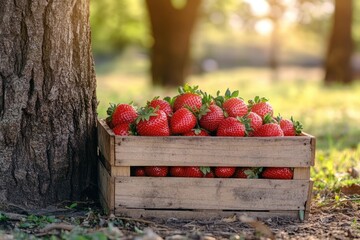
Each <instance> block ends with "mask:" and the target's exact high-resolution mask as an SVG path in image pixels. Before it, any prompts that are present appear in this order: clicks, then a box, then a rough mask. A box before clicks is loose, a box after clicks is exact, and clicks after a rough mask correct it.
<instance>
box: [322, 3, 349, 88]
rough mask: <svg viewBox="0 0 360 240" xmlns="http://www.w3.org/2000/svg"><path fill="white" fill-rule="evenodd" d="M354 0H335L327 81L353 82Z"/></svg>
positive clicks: (327, 58)
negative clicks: (352, 31)
mask: <svg viewBox="0 0 360 240" xmlns="http://www.w3.org/2000/svg"><path fill="white" fill-rule="evenodd" d="M351 27H352V0H335V12H334V17H333V28H332V32H331V36H330V40H329V46H328V51H327V55H326V59H325V83H332V82H340V83H341V82H342V83H350V82H352V80H353V79H352V69H351V55H352V52H353V40H352V34H351Z"/></svg>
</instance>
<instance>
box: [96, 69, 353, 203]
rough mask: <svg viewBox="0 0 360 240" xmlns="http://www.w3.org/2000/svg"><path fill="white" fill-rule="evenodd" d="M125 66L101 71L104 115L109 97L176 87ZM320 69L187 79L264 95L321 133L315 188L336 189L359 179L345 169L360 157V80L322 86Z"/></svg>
mask: <svg viewBox="0 0 360 240" xmlns="http://www.w3.org/2000/svg"><path fill="white" fill-rule="evenodd" d="M123 68H124V69H122V70H123V71H121V69H120V70H118V71H113V72H112V73H109V74H99V75H98V77H97V80H98V92H97V94H98V100H99V107H98V114H99V117H101V118H103V117H105V116H106V109H107V107H108V104H109V102H113V103H119V102H125V103H127V102H131V101H133V102H134V103H135V104H137V105H139V106H142V105H144V104H145V103H146V101H147V100H149V99H152V97H154V96H160V97H165V96H167V95H174V94H176V89H161V88H156V87H152V86H151V84H150V81H149V79H148V77H147V74H146V72H145V71H143V73H139V72H137V71H131V70H129V69H130V68H126V66H125V67H124V66H123ZM321 74H322V72H321V70H319V69H299V68H289V69H283V70H281V71H280V75H279V76H280V77H279V80H278V81H276V82H273V81H271V80H270V78H271V77H270V76H271V72H269V70H267V69H261V68H260V69H255V68H239V69H233V70H226V71H218V72H212V73H208V74H204V75H194V76H191V77H190V78H189V81H188V82H189V83H190V84H191V85H198V86H199V87H200V88H201V89H202V90H204V91H206V92H208V93H210V94H216V91H217V90H220V91H222V92H224V91H225V90H226V89H227V88H230V89H231V90H239V91H240V95H241V97H243V98H244V100H248V99H252V98H253V97H255V96H256V95H259V96H265V97H267V98H268V99H269V100H270V103H271V104H272V105H273V107H274V110H275V115H277V114H278V113H281V115H282V116H283V117H290V116H293V117H294V118H295V119H296V120H299V121H301V122H302V123H303V126H304V131H305V132H307V133H310V134H311V135H314V136H316V138H317V151H316V165H315V167H314V168H313V169H312V172H311V174H312V178H313V179H314V180H315V190H320V192H324V191H326V192H327V190H329V191H330V192H332V193H335V195H336V193H337V192H338V191H339V189H340V187H341V186H343V185H348V184H351V183H359V184H360V180H359V179H353V178H352V177H351V176H350V175H349V174H348V173H347V171H348V169H349V168H351V167H359V166H358V164H359V162H360V126H359V123H360V108H359V106H360V98H359V96H360V84H359V83H355V84H353V85H350V86H331V87H324V86H323V84H322V82H321V77H322V75H321ZM316 192H317V191H315V193H316ZM321 195H322V194H321ZM333 195H334V194H333ZM319 198H320V197H319Z"/></svg>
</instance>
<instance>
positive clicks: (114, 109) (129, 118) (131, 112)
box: [107, 103, 138, 127]
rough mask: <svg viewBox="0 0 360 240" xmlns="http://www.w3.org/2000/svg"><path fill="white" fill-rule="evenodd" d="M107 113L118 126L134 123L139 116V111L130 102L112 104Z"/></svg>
mask: <svg viewBox="0 0 360 240" xmlns="http://www.w3.org/2000/svg"><path fill="white" fill-rule="evenodd" d="M107 114H108V115H109V116H110V118H111V124H112V125H113V126H114V127H116V126H117V125H119V124H123V123H132V122H134V121H135V119H136V118H137V116H138V115H137V113H136V110H135V108H134V106H132V105H130V104H125V103H123V104H118V105H115V104H110V107H109V108H108V110H107Z"/></svg>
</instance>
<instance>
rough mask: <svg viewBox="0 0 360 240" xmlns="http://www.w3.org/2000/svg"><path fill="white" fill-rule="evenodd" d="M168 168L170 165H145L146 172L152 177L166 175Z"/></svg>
mask: <svg viewBox="0 0 360 240" xmlns="http://www.w3.org/2000/svg"><path fill="white" fill-rule="evenodd" d="M168 170H169V168H168V167H145V173H146V175H147V176H150V177H166V176H167V174H168Z"/></svg>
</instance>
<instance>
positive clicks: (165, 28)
mask: <svg viewBox="0 0 360 240" xmlns="http://www.w3.org/2000/svg"><path fill="white" fill-rule="evenodd" d="M200 3H201V0H188V1H187V3H186V5H185V6H184V7H183V8H181V9H177V8H174V6H173V5H172V4H171V1H170V0H156V1H154V0H146V4H147V8H148V12H149V16H150V22H151V25H152V34H153V38H154V44H153V47H152V56H151V75H152V83H153V84H154V85H160V86H179V85H183V84H184V81H185V78H186V77H187V75H188V73H189V69H188V68H189V55H190V39H191V33H192V30H193V28H194V25H195V20H196V18H197V13H198V9H199V6H200Z"/></svg>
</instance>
